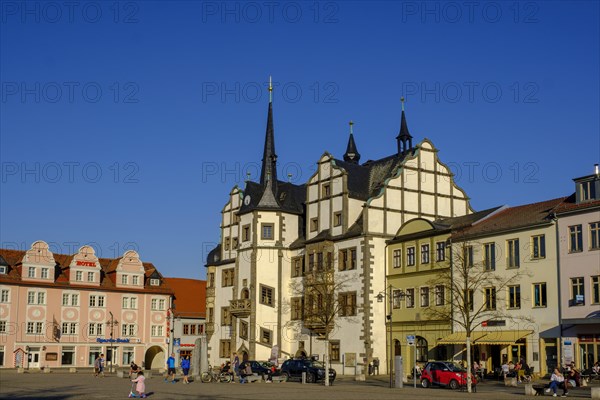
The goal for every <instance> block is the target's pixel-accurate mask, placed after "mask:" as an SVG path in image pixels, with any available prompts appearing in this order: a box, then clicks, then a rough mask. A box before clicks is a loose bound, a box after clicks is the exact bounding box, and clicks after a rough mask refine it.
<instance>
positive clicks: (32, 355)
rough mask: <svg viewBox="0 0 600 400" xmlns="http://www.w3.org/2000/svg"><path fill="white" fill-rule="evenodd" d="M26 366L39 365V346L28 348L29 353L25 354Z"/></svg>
mask: <svg viewBox="0 0 600 400" xmlns="http://www.w3.org/2000/svg"><path fill="white" fill-rule="evenodd" d="M27 359H28V363H27V366H28V368H39V367H40V348H39V347H31V348H30V349H29V354H28V355H27Z"/></svg>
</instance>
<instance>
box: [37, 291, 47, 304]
mask: <svg viewBox="0 0 600 400" xmlns="http://www.w3.org/2000/svg"><path fill="white" fill-rule="evenodd" d="M37 303H38V304H46V293H45V292H38V293H37Z"/></svg>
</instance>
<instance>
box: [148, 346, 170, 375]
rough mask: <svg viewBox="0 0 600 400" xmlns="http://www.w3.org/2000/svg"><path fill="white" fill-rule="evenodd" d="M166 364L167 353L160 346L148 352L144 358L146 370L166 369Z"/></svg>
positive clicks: (151, 348)
mask: <svg viewBox="0 0 600 400" xmlns="http://www.w3.org/2000/svg"><path fill="white" fill-rule="evenodd" d="M165 363H166V360H165V351H164V350H163V348H162V347H160V346H152V347H150V348H148V350H146V355H145V356H144V369H160V368H164V366H165Z"/></svg>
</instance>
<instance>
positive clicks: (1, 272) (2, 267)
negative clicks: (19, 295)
mask: <svg viewBox="0 0 600 400" xmlns="http://www.w3.org/2000/svg"><path fill="white" fill-rule="evenodd" d="M6 272H7V269H6V265H0V275H4V274H6ZM1 361H2V360H0V362H1ZM0 365H2V364H0Z"/></svg>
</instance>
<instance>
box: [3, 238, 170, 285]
mask: <svg viewBox="0 0 600 400" xmlns="http://www.w3.org/2000/svg"><path fill="white" fill-rule="evenodd" d="M25 253H26V252H25V251H23V250H10V249H0V256H2V257H3V258H4V259H5V260H6V262H7V263H8V264H10V266H11V271H10V272H9V273H8V274H6V275H0V282H6V283H21V284H25V285H34V286H69V272H70V267H69V266H70V264H71V261H72V260H73V257H74V255H68V254H54V261H55V262H56V265H57V267H58V268H59V275H58V277H57V278H56V279H55V281H54V282H52V283H46V282H39V281H32V282H29V281H27V282H23V281H22V280H21V269H22V267H21V262H22V260H23V257H24V256H25ZM119 260H120V258H116V259H113V258H99V259H98V261H99V262H100V267H101V269H102V272H103V277H102V281H101V282H100V288H102V289H110V290H116V291H128V292H142V291H143V292H148V291H150V292H156V293H173V290H172V289H171V288H170V287H169V286H168V284H167V283H166V281H165V280H164V278H163V276H162V274H161V273H160V272H159V271H158V270H157V269H156V267H155V266H154V264H152V263H149V262H144V263H143V265H144V275H145V276H146V277H149V276H151V275H152V274H154V273H155V272H156V273H157V274H158V275H159V276H160V277H161V278H163V281H162V282H161V285H160V286H150V285H149V283H148V282H146V284H145V287H144V288H143V289H133V288H130V287H127V288H119V287H117V286H116V284H115V279H116V274H115V269H116V266H117V265H118V263H119ZM77 287H78V288H87V289H98V287H97V286H87V285H77Z"/></svg>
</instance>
